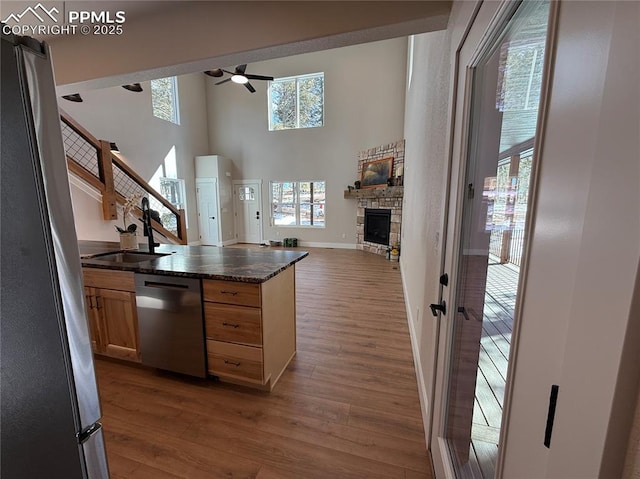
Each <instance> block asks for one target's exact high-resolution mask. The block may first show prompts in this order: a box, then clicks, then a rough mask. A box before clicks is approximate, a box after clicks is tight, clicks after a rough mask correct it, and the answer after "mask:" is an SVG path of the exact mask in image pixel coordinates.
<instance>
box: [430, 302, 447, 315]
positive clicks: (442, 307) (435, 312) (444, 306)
mask: <svg viewBox="0 0 640 479" xmlns="http://www.w3.org/2000/svg"><path fill="white" fill-rule="evenodd" d="M429 308H431V314H433V315H434V316H436V317H437V316H438V311H440V312H441V313H442V314H447V302H446V301H444V300H442V303H441V304H437V303H431V304H430V305H429Z"/></svg>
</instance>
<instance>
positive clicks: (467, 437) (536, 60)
mask: <svg viewBox="0 0 640 479" xmlns="http://www.w3.org/2000/svg"><path fill="white" fill-rule="evenodd" d="M476 13H477V15H476V17H475V20H474V21H473V24H472V26H471V29H470V31H469V35H468V37H467V39H466V40H465V42H464V44H463V45H462V48H461V50H460V57H459V62H460V63H459V65H458V68H459V73H458V78H457V82H458V90H457V91H458V98H457V99H456V111H457V112H459V113H458V114H457V116H456V126H455V130H454V147H453V151H452V164H451V184H450V207H449V217H448V226H447V238H446V244H445V266H444V272H445V273H447V274H448V275H449V281H448V282H447V281H445V283H447V284H446V285H445V284H443V287H442V301H441V303H440V306H441V309H442V310H443V311H442V312H441V313H440V321H441V323H442V327H441V328H440V337H439V345H440V352H439V355H438V364H437V371H436V376H437V379H436V400H435V409H434V421H433V427H432V434H431V444H432V453H433V454H432V455H433V461H434V467H435V469H436V473H437V476H438V477H477V478H483V479H489V478H493V477H495V475H496V472H497V471H498V470H499V468H498V455H499V450H500V449H499V443H500V441H499V439H500V437H501V427H502V419H503V409H504V402H505V391H506V389H507V374H508V368H509V361H510V359H511V357H512V356H513V355H512V354H511V336H512V331H513V328H514V323H515V322H517V315H516V303H517V297H518V289H519V282H520V258H521V257H522V256H523V248H524V240H525V237H526V234H527V231H528V225H529V219H528V218H529V217H530V214H529V213H528V210H529V208H528V205H529V204H532V203H531V199H530V195H529V177H530V175H529V173H530V171H531V168H532V166H533V163H534V161H535V160H534V159H535V154H534V150H533V145H534V140H535V136H536V125H537V117H538V104H539V100H540V96H541V85H542V78H543V76H544V71H543V65H544V57H545V45H546V37H547V23H548V17H549V3H548V2H545V1H541V2H523V3H521V4H518V3H517V2H505V3H503V4H499V3H497V2H484V3H483V4H482V5H481V6H480V8H479V9H478V10H477V12H476ZM445 306H446V307H445Z"/></svg>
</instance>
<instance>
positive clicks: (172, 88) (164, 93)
mask: <svg viewBox="0 0 640 479" xmlns="http://www.w3.org/2000/svg"><path fill="white" fill-rule="evenodd" d="M151 106H152V108H153V116H155V117H156V118H160V119H161V120H166V121H170V122H171V123H175V124H176V125H179V124H180V115H179V114H178V85H177V81H176V77H167V78H159V79H157V80H151Z"/></svg>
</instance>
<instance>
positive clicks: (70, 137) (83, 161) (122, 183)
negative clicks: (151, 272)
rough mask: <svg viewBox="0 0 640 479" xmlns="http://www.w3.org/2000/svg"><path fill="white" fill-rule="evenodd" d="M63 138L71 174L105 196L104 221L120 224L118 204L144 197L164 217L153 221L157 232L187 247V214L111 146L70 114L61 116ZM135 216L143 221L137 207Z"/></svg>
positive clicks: (103, 204) (103, 199) (103, 203)
mask: <svg viewBox="0 0 640 479" xmlns="http://www.w3.org/2000/svg"><path fill="white" fill-rule="evenodd" d="M60 120H61V129H62V138H63V140H64V147H65V151H66V155H67V165H68V168H69V171H71V172H72V173H74V174H75V175H76V176H78V177H80V178H81V179H83V180H84V181H86V182H87V183H89V184H90V185H91V186H93V187H94V188H96V189H97V190H99V191H100V192H101V194H102V217H103V219H105V220H117V219H118V209H117V204H118V203H119V204H124V202H125V201H126V199H127V198H130V197H131V196H133V195H135V194H141V195H142V196H146V197H148V198H149V203H150V206H151V208H152V209H154V210H156V211H158V212H159V213H160V217H161V218H162V224H160V223H158V222H157V221H155V220H152V226H153V229H154V230H156V231H158V232H159V233H160V234H162V235H163V236H165V237H166V238H167V239H169V240H170V241H173V242H175V243H180V244H186V243H187V228H186V222H185V211H184V210H183V209H177V208H176V207H175V206H173V205H172V204H171V203H170V202H169V201H167V200H166V199H165V198H164V197H163V196H162V195H161V194H160V193H158V192H157V191H156V190H155V189H154V188H153V187H152V186H151V185H149V184H148V183H147V182H146V181H145V180H144V179H143V178H142V177H140V175H138V174H137V173H136V172H135V171H134V170H133V169H132V168H131V167H130V166H129V165H127V164H126V162H125V161H124V160H123V159H122V157H121V156H120V155H119V154H117V153H114V152H112V151H111V147H110V142H108V141H105V140H98V139H97V138H95V137H94V136H93V135H92V134H91V133H89V132H88V131H87V130H86V129H85V128H84V127H83V126H82V125H80V124H79V123H78V122H76V121H75V120H74V119H73V118H71V117H70V116H69V115H67V114H66V113H62V114H61V115H60ZM132 213H133V214H134V215H135V216H137V217H139V218H141V217H142V210H141V209H140V208H139V207H137V208H135V209H134V210H133V211H132Z"/></svg>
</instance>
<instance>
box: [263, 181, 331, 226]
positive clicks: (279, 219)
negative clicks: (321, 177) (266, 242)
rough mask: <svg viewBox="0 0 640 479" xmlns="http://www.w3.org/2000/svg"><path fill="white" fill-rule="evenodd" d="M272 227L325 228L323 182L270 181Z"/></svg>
mask: <svg viewBox="0 0 640 479" xmlns="http://www.w3.org/2000/svg"><path fill="white" fill-rule="evenodd" d="M271 223H272V225H273V226H309V227H318V228H324V227H325V182H324V181H272V182H271Z"/></svg>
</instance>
